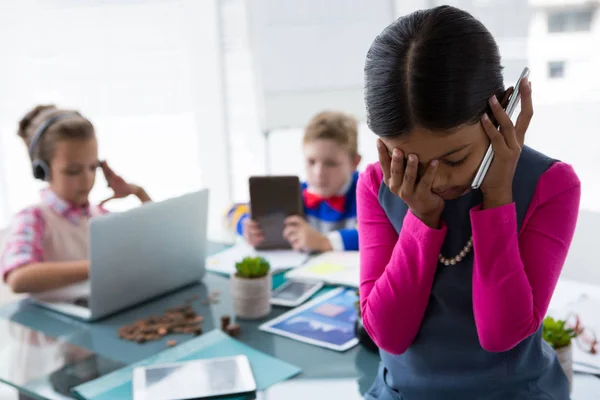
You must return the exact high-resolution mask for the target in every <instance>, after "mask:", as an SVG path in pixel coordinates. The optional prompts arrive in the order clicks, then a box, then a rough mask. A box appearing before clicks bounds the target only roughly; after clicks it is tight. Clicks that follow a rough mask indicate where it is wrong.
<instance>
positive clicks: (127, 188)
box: [100, 161, 150, 206]
mask: <svg viewBox="0 0 600 400" xmlns="http://www.w3.org/2000/svg"><path fill="white" fill-rule="evenodd" d="M100 167H101V168H102V172H103V173H104V177H105V178H106V182H108V187H109V188H111V189H112V190H113V192H114V194H113V195H112V196H111V197H109V198H108V199H106V200H104V201H102V202H101V203H100V205H101V206H102V205H104V203H106V202H108V201H110V200H113V199H123V198H125V197H127V196H130V195H132V194H134V195H136V196H137V197H139V198H140V200H141V201H142V202H146V201H150V198H149V197H148V195H146V194H145V193H146V192H145V191H144V189H142V188H141V187H139V186H136V185H134V184H131V183H127V182H126V181H125V179H123V178H122V177H120V176H119V175H117V174H116V173H115V172H114V171H113V170H112V169H111V168H110V167H109V166H108V163H107V162H106V161H102V162H100Z"/></svg>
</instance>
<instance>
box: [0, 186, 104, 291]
mask: <svg viewBox="0 0 600 400" xmlns="http://www.w3.org/2000/svg"><path fill="white" fill-rule="evenodd" d="M42 205H44V206H46V207H47V208H48V209H50V210H52V211H54V212H55V213H56V214H58V215H60V216H61V217H63V218H65V219H66V220H68V221H70V222H71V223H73V224H74V225H77V224H78V223H79V222H80V220H81V218H89V217H90V216H92V215H102V214H106V213H107V212H108V211H106V210H105V209H104V208H102V207H100V206H87V207H77V206H74V205H72V204H69V203H67V202H66V201H64V200H62V199H61V198H59V197H58V196H57V195H56V194H55V193H54V192H52V191H51V190H50V189H44V190H42V192H41V202H40V204H36V205H33V206H30V207H28V208H26V209H24V210H22V211H21V212H19V213H18V214H16V215H15V216H14V217H13V220H12V223H11V227H10V229H9V232H8V233H7V235H6V242H5V246H4V252H3V253H2V256H1V257H0V272H1V273H2V277H3V279H4V280H6V277H7V275H8V273H9V272H11V271H13V270H15V269H17V268H19V267H22V266H24V265H28V264H31V263H36V262H43V261H44V233H45V230H46V222H45V221H44V217H43V215H42V211H41V207H42Z"/></svg>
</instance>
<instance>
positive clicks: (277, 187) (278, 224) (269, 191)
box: [249, 176, 304, 250]
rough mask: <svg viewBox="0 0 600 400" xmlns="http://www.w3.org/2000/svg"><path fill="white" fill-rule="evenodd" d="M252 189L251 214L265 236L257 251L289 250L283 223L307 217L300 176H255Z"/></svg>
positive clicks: (250, 183)
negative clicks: (291, 217) (295, 216)
mask: <svg viewBox="0 0 600 400" xmlns="http://www.w3.org/2000/svg"><path fill="white" fill-rule="evenodd" d="M249 186H250V214H251V216H252V220H254V221H256V222H258V224H259V225H260V228H261V229H262V231H263V233H264V235H265V239H264V240H263V241H262V242H261V243H260V244H259V245H258V246H256V249H257V250H275V249H290V248H291V246H290V244H289V243H288V241H287V240H285V238H284V237H283V228H284V221H285V219H286V218H287V217H289V216H291V215H299V216H301V217H303V216H304V206H303V202H302V189H301V186H300V180H299V179H298V177H297V176H253V177H250V180H249Z"/></svg>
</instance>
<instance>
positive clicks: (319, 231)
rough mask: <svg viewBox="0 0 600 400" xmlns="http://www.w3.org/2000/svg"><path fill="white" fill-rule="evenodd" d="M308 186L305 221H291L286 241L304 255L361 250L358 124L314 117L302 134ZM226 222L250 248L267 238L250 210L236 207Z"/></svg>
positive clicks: (342, 117) (327, 114)
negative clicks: (357, 196) (357, 214)
mask: <svg viewBox="0 0 600 400" xmlns="http://www.w3.org/2000/svg"><path fill="white" fill-rule="evenodd" d="M303 152H304V160H305V168H306V176H307V182H304V183H302V198H303V202H304V214H305V216H306V219H305V218H302V217H300V216H290V217H288V218H287V219H286V221H285V229H284V231H283V232H282V235H283V236H284V237H285V238H286V240H287V241H288V242H289V243H290V245H291V246H292V248H293V249H294V250H298V251H304V252H323V251H330V250H335V251H344V250H358V231H357V230H356V183H357V181H358V171H357V170H356V169H357V167H358V164H359V163H360V159H361V157H360V155H359V154H358V122H357V120H356V119H355V118H353V117H351V116H349V115H346V114H344V113H341V112H338V111H324V112H321V113H319V114H317V115H315V116H314V117H313V118H312V119H311V120H310V122H309V123H308V125H307V126H306V128H305V131H304V138H303ZM228 220H229V222H230V224H231V226H232V227H233V228H235V230H236V231H237V233H238V234H240V235H243V236H244V238H245V239H246V241H247V242H248V243H249V244H250V245H251V246H256V245H258V244H259V243H260V242H261V241H262V240H264V236H263V233H262V230H261V228H260V225H259V224H258V223H257V222H256V221H253V220H252V219H251V218H250V214H249V207H248V205H247V204H235V205H234V206H233V207H232V208H231V209H230V210H229V212H228Z"/></svg>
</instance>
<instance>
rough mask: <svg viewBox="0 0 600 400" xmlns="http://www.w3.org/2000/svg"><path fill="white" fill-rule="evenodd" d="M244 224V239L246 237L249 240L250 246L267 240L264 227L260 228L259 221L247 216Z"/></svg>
mask: <svg viewBox="0 0 600 400" xmlns="http://www.w3.org/2000/svg"><path fill="white" fill-rule="evenodd" d="M242 224H243V226H244V227H243V231H244V239H246V242H248V244H249V245H250V246H252V247H256V246H258V245H259V244H260V243H261V242H262V241H263V240H265V235H264V233H263V231H262V229H260V225H258V222H256V221H253V220H251V219H250V218H246V219H245V220H244V222H242Z"/></svg>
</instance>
